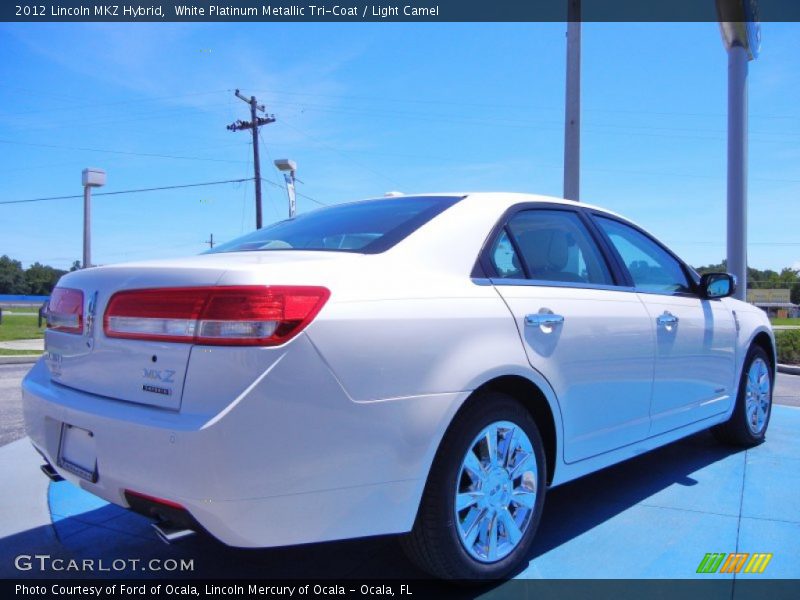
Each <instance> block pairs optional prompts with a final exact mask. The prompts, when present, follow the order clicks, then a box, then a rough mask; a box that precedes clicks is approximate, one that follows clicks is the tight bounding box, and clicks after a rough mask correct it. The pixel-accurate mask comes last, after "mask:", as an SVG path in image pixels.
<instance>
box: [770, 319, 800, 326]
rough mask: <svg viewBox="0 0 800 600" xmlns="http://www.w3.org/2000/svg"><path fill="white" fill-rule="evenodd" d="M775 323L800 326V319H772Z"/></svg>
mask: <svg viewBox="0 0 800 600" xmlns="http://www.w3.org/2000/svg"><path fill="white" fill-rule="evenodd" d="M770 321H772V324H773V325H797V326H798V327H800V319H770Z"/></svg>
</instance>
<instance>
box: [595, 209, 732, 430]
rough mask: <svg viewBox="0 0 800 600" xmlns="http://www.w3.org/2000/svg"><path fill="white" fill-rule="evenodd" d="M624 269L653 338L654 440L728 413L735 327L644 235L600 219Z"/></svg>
mask: <svg viewBox="0 0 800 600" xmlns="http://www.w3.org/2000/svg"><path fill="white" fill-rule="evenodd" d="M595 219H596V222H597V224H598V225H599V226H600V228H601V229H602V230H603V231H604V232H605V234H606V235H607V236H608V238H609V240H610V242H611V244H612V245H613V246H614V248H615V249H616V251H617V252H618V253H619V256H620V258H621V259H622V262H623V263H624V264H625V266H626V267H627V269H628V271H629V273H630V276H631V278H632V280H633V283H634V285H635V287H636V290H637V294H638V296H639V298H640V299H641V301H642V302H643V303H644V305H645V307H646V308H647V312H648V314H649V317H650V324H651V327H652V329H653V331H654V333H655V337H656V365H655V373H654V379H653V400H652V405H651V408H650V417H651V428H650V435H651V436H652V435H658V434H660V433H664V432H667V431H670V430H672V429H676V428H679V427H682V426H684V425H688V424H691V423H694V422H697V421H700V420H702V419H705V418H708V417H711V416H714V415H716V414H719V413H721V412H724V411H725V410H727V409H728V408H729V406H730V403H731V402H732V401H733V400H734V398H735V396H736V382H735V368H736V365H735V347H736V324H735V321H734V319H733V315H732V314H731V313H730V311H729V310H728V308H727V307H726V306H725V304H724V303H723V302H721V301H719V300H707V299H704V298H700V297H699V296H698V295H697V294H696V293H695V292H694V286H693V285H692V282H691V280H690V279H689V278H688V277H687V273H686V271H685V270H684V268H683V267H682V266H681V263H680V262H679V261H678V260H677V259H676V258H675V257H674V256H672V255H671V254H670V253H669V252H667V251H666V250H665V249H664V248H663V247H662V246H660V245H659V244H658V243H657V242H655V240H653V239H652V238H650V237H649V236H647V235H646V234H645V233H643V232H641V231H639V230H638V229H635V228H633V227H631V226H629V225H627V224H625V223H622V222H621V221H617V220H615V219H611V218H606V217H599V216H596V217H595Z"/></svg>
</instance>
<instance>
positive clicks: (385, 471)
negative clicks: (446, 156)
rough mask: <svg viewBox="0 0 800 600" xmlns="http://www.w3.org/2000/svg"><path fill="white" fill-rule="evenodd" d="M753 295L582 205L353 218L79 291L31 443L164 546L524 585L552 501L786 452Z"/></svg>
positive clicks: (57, 337) (335, 210)
mask: <svg viewBox="0 0 800 600" xmlns="http://www.w3.org/2000/svg"><path fill="white" fill-rule="evenodd" d="M676 226H677V224H676ZM735 286H736V281H735V279H734V277H733V276H731V275H729V274H726V273H713V274H706V275H703V276H702V277H700V276H699V275H698V274H697V273H696V272H695V271H694V270H693V269H692V268H690V267H689V266H687V265H686V264H685V263H684V262H682V261H681V260H680V259H679V258H678V257H677V256H675V254H673V253H672V252H671V251H670V250H669V249H667V248H666V247H665V246H664V245H663V244H661V243H659V242H658V241H657V240H655V239H654V238H653V237H652V236H650V235H649V234H648V233H646V232H645V231H643V230H642V229H641V228H640V227H638V226H636V225H634V224H632V223H631V222H629V221H627V220H625V219H623V218H622V217H619V216H617V215H615V214H613V213H610V212H607V211H605V210H602V209H599V208H596V207H593V206H590V205H586V204H577V203H574V202H569V201H564V200H557V199H553V198H548V197H544V196H532V195H521V194H500V193H497V194H495V193H477V194H447V195H445V194H437V195H425V196H403V197H389V198H380V199H375V200H366V201H362V202H353V203H349V204H341V205H338V206H333V207H330V208H323V209H320V210H317V211H313V212H309V213H307V214H303V215H301V216H298V217H296V218H293V219H289V220H286V221H282V222H279V223H276V224H274V225H270V226H268V227H265V228H263V229H260V230H258V231H255V232H253V233H250V234H248V235H245V236H244V237H241V238H239V239H236V240H233V241H231V242H229V243H227V244H223V245H221V246H218V247H216V248H214V249H213V250H212V251H210V252H207V253H205V254H202V255H199V256H194V257H190V258H185V259H180V260H158V261H152V262H141V263H130V264H120V265H110V266H104V267H98V268H90V269H84V270H81V271H76V272H74V273H69V274H68V275H65V276H64V277H63V278H62V279H61V281H60V282H59V284H58V286H57V287H56V289H55V290H54V292H53V294H52V297H51V299H50V303H49V308H48V331H47V334H46V338H45V343H46V353H45V356H44V357H43V358H42V359H41V360H40V361H39V362H38V363H37V364H36V365H35V366H34V367H33V369H32V370H31V372H30V373H29V374H28V376H27V377H26V378H25V380H24V383H23V396H24V407H25V418H26V422H27V428H28V432H29V434H30V438H31V440H32V442H33V444H34V445H35V447H36V449H37V450H38V451H39V452H40V453H41V454H42V455H43V456H44V458H45V459H46V461H47V463H48V464H46V465H44V466H43V468H44V470H45V471H46V472H48V473H49V474H50V475H51V476H52V477H58V476H61V477H63V478H65V479H67V480H69V481H70V482H72V483H74V484H76V485H79V486H80V487H81V488H83V489H85V490H87V491H89V492H91V493H93V494H96V495H98V496H100V497H102V498H104V499H106V500H108V501H110V502H113V503H116V504H119V505H121V506H124V507H129V508H131V509H133V510H135V511H138V512H143V513H145V514H148V515H150V516H152V517H155V518H156V519H158V520H160V521H161V528H162V529H161V530H162V533H163V532H164V531H166V532H167V537H169V535H170V532H172V533H174V532H176V531H177V532H181V531H186V530H189V529H194V530H197V529H203V530H205V531H207V532H208V533H210V534H211V535H213V536H215V537H216V538H218V539H219V540H221V541H222V542H224V543H225V544H229V545H232V546H240V547H268V546H282V545H289V544H304V543H308V542H321V541H325V540H337V539H343V538H354V537H360V536H372V535H378V534H405V535H404V536H403V537H402V538H401V539H402V542H403V545H404V547H405V548H406V550H407V551H408V554H409V556H410V557H411V558H412V559H413V560H414V561H416V563H417V564H419V565H420V566H421V567H422V568H423V569H425V570H427V571H428V572H430V573H431V574H434V575H436V576H439V577H444V578H457V579H462V578H463V579H472V578H496V577H503V576H506V575H508V574H509V573H510V572H512V571H513V570H514V569H515V568H518V567H519V566H520V565H522V564H524V563H525V562H526V561H528V560H529V559H530V551H531V543H532V540H533V537H534V534H535V532H536V529H537V525H538V523H539V519H540V516H541V514H542V508H543V505H544V500H545V495H546V492H547V490H548V488H550V487H553V486H556V485H560V484H562V483H565V482H567V481H570V480H573V479H575V478H577V477H581V476H582V475H586V474H587V473H591V472H594V471H597V470H598V469H602V468H604V467H607V466H609V465H611V464H614V463H617V462H619V461H622V460H625V459H628V458H631V457H634V456H637V455H640V454H642V453H643V452H647V451H648V450H652V449H654V448H657V447H659V446H663V445H664V444H667V443H670V442H673V441H675V440H677V439H679V438H683V437H685V436H688V435H690V434H693V433H695V432H698V431H700V430H703V429H706V428H713V431H714V433H715V434H717V436H718V437H719V438H720V439H722V440H725V441H727V442H733V443H735V444H742V445H752V444H757V443H759V442H761V441H762V440H763V439H764V435H765V432H766V430H767V425H768V423H769V418H770V409H771V402H772V387H773V381H774V374H775V363H776V360H775V345H774V339H773V334H772V331H771V328H770V324H769V321H768V320H767V318H766V316H765V315H764V313H763V312H762V311H761V310H759V309H758V308H755V307H754V306H751V305H748V304H746V303H744V302H740V301H738V300H735V299H733V298H731V297H729V296H730V295H731V294H732V293H733V292H734V289H735ZM587 501H589V500H587Z"/></svg>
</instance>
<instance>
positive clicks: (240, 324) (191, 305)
mask: <svg viewBox="0 0 800 600" xmlns="http://www.w3.org/2000/svg"><path fill="white" fill-rule="evenodd" d="M329 297H330V291H328V290H327V289H326V288H324V287H311V286H237V287H190V288H157V289H145V290H130V291H124V292H117V293H116V294H114V295H113V296H112V297H111V300H109V302H108V307H107V308H106V313H105V316H104V318H103V330H104V331H105V334H106V335H107V336H108V337H112V338H127V339H136V340H159V341H165V342H184V343H193V344H210V345H217V346H277V345H278V344H283V343H284V342H286V341H287V340H289V339H291V338H292V337H294V336H295V335H297V334H298V333H300V331H302V330H303V328H305V326H306V325H308V324H309V323H310V322H311V320H312V319H313V318H314V317H315V316H316V315H317V313H318V312H319V311H320V309H321V308H322V307H323V306H324V304H325V302H326V301H327V300H328V298H329Z"/></svg>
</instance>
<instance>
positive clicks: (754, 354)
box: [713, 346, 773, 446]
mask: <svg viewBox="0 0 800 600" xmlns="http://www.w3.org/2000/svg"><path fill="white" fill-rule="evenodd" d="M772 378H773V370H772V367H771V361H770V359H769V357H768V356H767V353H766V352H765V351H764V350H763V348H760V347H758V346H753V347H752V348H750V351H749V352H748V353H747V357H746V358H745V363H744V369H742V379H741V381H740V382H739V393H738V395H737V397H736V406H734V408H733V414H731V418H730V419H728V421H727V422H725V423H723V424H721V425H718V426H717V427H715V428H714V429H713V432H714V435H715V436H716V437H717V438H718V439H719V440H721V441H723V442H726V443H729V444H735V445H738V446H754V445H756V444H760V443H761V442H763V441H764V437H765V435H766V433H767V426H768V425H769V418H770V415H771V414H772V386H773V381H772Z"/></svg>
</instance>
